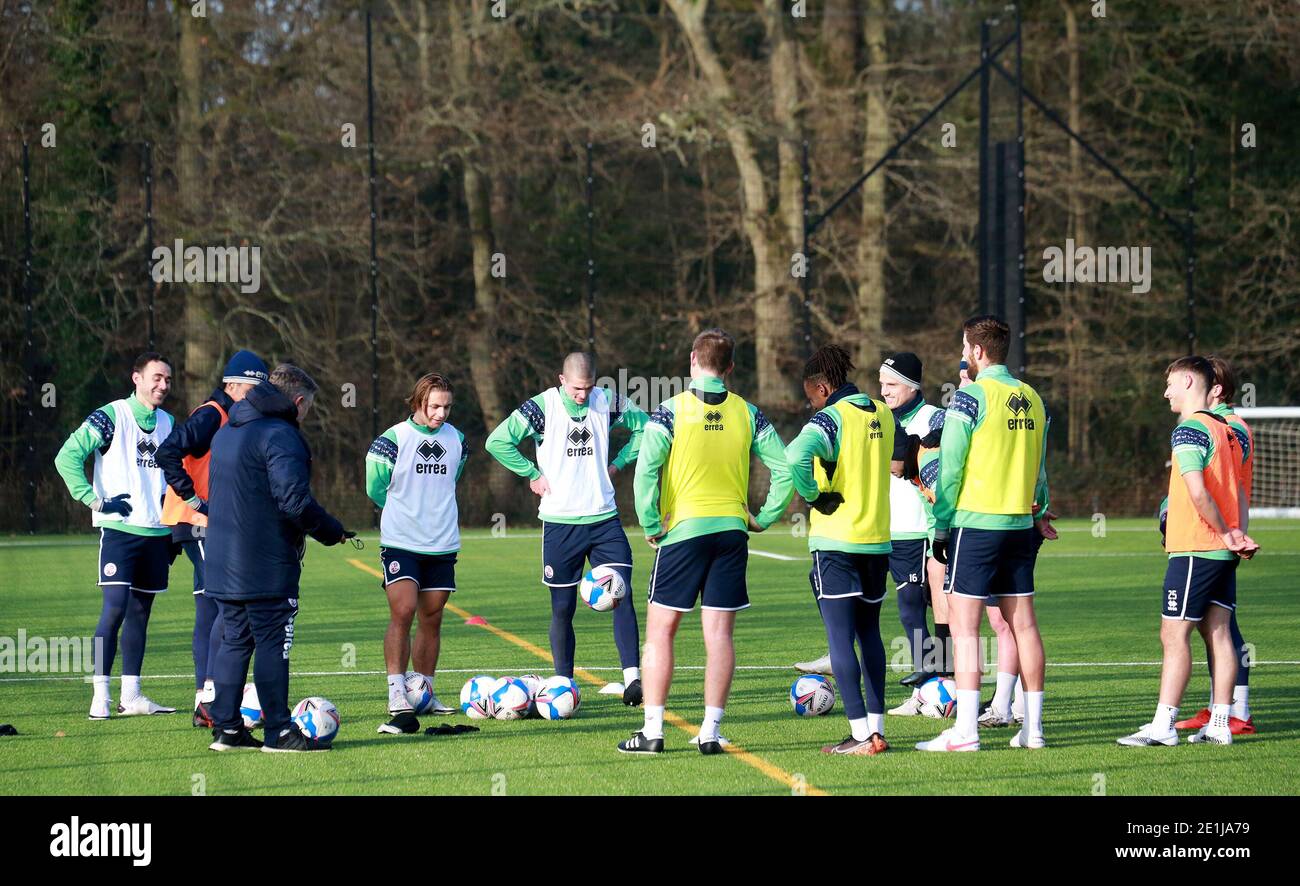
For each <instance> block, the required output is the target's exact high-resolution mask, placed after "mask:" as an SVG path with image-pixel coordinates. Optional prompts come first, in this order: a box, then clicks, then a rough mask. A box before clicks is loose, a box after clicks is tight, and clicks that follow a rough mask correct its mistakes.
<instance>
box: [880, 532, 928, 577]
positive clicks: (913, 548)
mask: <svg viewBox="0 0 1300 886" xmlns="http://www.w3.org/2000/svg"><path fill="white" fill-rule="evenodd" d="M892 544H893V550H892V551H890V552H889V573H890V575H892V576H893V577H894V582H895V584H896V585H897V586H898V587H902V586H903V585H905V584H907V583H909V582H911V583H912V584H918V585H920V586H921V587H925V586H926V583H927V582H926V573H925V558H926V557H927V556H928V555H929V553H930V540H929V539H928V538H901V539H899V538H896V539H894V541H893V542H892Z"/></svg>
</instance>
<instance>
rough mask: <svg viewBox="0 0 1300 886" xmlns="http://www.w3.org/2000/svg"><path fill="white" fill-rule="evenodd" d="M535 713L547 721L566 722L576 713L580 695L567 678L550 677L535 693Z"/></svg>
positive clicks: (574, 684) (576, 685)
mask: <svg viewBox="0 0 1300 886" xmlns="http://www.w3.org/2000/svg"><path fill="white" fill-rule="evenodd" d="M536 704H537V713H539V714H541V715H542V717H543V718H545V719H547V720H567V719H569V718H570V717H572V716H573V715H574V714H576V713H577V712H578V706H579V705H580V704H582V695H581V693H579V691H578V684H577V683H574V682H573V681H572V680H570V679H569V678H568V677H559V676H556V677H551V678H549V679H548V680H546V681H545V682H544V683H543V684H542V688H541V691H539V692H538V693H537V699H536Z"/></svg>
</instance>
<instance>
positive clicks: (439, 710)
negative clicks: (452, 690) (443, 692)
mask: <svg viewBox="0 0 1300 886" xmlns="http://www.w3.org/2000/svg"><path fill="white" fill-rule="evenodd" d="M456 710H457V709H456V708H453V707H452V706H451V705H448V704H445V703H444V702H442V701H439V700H438V696H436V695H435V696H434V697H433V698H431V699H429V704H428V706H427V707H426V708H425V713H426V714H454V713H456Z"/></svg>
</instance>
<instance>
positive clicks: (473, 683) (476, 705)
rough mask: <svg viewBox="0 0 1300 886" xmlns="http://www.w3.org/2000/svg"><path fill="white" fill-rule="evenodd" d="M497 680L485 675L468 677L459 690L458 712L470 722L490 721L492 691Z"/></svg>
mask: <svg viewBox="0 0 1300 886" xmlns="http://www.w3.org/2000/svg"><path fill="white" fill-rule="evenodd" d="M497 682H498V681H497V679H496V678H495V677H489V676H488V675H487V674H479V675H478V676H477V677H470V678H469V679H468V680H466V681H465V685H464V686H462V687H461V688H460V712H461V713H462V714H464V715H465V716H467V717H469V718H470V719H471V720H490V719H492V714H493V709H492V690H493V689H494V688H496V683H497Z"/></svg>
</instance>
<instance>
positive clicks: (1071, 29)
mask: <svg viewBox="0 0 1300 886" xmlns="http://www.w3.org/2000/svg"><path fill="white" fill-rule="evenodd" d="M1061 8H1062V9H1064V10H1065V35H1066V53H1067V57H1068V72H1067V79H1068V80H1069V95H1070V97H1069V106H1068V108H1067V112H1068V115H1069V121H1070V128H1071V129H1073V130H1074V131H1075V132H1082V131H1083V125H1082V117H1083V112H1082V102H1083V90H1082V88H1081V85H1080V71H1079V23H1078V20H1077V19H1076V18H1075V15H1074V10H1073V9H1071V8H1070V4H1069V2H1068V0H1061ZM1082 163H1083V158H1082V156H1081V150H1080V148H1079V143H1078V142H1076V141H1075V140H1074V139H1070V202H1069V211H1070V218H1069V224H1068V230H1069V231H1070V236H1071V237H1073V238H1074V242H1075V243H1077V244H1080V245H1086V244H1088V242H1089V240H1088V236H1089V235H1088V230H1087V218H1086V217H1085V213H1084V209H1083V194H1082V191H1081V189H1082V187H1083V170H1082V168H1081V167H1082ZM1088 307H1089V306H1088V291H1087V288H1086V287H1085V285H1083V284H1079V283H1072V284H1066V291H1065V314H1066V316H1067V317H1068V319H1067V320H1066V325H1065V347H1066V368H1067V370H1068V378H1069V384H1068V386H1067V394H1066V415H1067V416H1068V421H1069V433H1068V435H1067V438H1066V445H1067V447H1068V450H1069V458H1070V463H1071V464H1074V465H1086V464H1087V463H1088V425H1089V414H1090V413H1091V411H1092V392H1091V390H1090V389H1089V379H1090V378H1091V377H1092V372H1091V371H1090V370H1089V368H1088V367H1087V365H1086V364H1087V359H1088V356H1087V350H1088V332H1089V328H1088V315H1089V311H1088Z"/></svg>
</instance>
